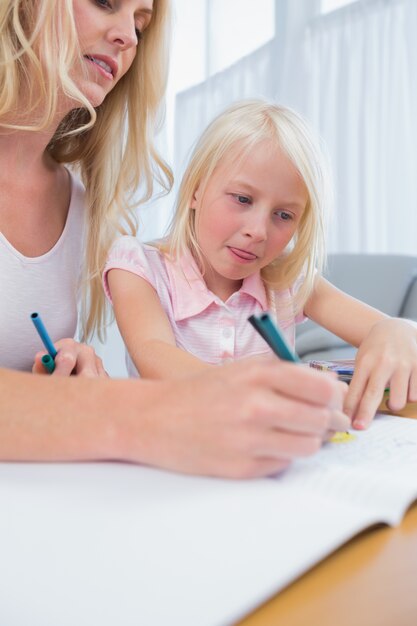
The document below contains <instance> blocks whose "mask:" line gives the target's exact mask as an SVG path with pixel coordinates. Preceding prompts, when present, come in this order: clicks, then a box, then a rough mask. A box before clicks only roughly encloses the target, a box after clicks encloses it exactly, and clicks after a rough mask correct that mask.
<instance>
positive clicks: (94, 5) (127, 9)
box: [73, 0, 153, 106]
mask: <svg viewBox="0 0 417 626" xmlns="http://www.w3.org/2000/svg"><path fill="white" fill-rule="evenodd" d="M73 7H74V18H75V23H76V27H77V32H78V37H79V41H80V46H81V53H82V55H83V60H84V67H82V68H79V69H78V70H77V72H76V73H77V77H76V78H75V80H76V82H77V84H78V86H79V88H80V89H81V91H82V92H83V94H84V95H85V96H86V97H87V98H88V100H89V101H90V102H91V104H92V105H93V106H99V105H100V104H101V103H102V102H103V100H104V98H105V97H106V95H107V94H108V93H109V92H110V91H111V90H112V89H113V87H114V86H115V85H116V83H117V82H118V81H119V80H120V79H121V78H122V76H123V75H124V74H126V72H127V71H128V69H129V68H130V66H131V65H132V63H133V59H134V58H135V55H136V49H137V46H138V45H140V43H139V41H140V38H141V36H142V33H143V31H144V30H145V28H146V27H147V26H148V25H149V22H150V20H151V16H152V7H153V0H73Z"/></svg>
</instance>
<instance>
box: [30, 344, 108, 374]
mask: <svg viewBox="0 0 417 626" xmlns="http://www.w3.org/2000/svg"><path fill="white" fill-rule="evenodd" d="M55 347H56V349H57V351H58V354H57V355H56V357H55V369H54V372H53V375H54V376H71V375H75V376H83V377H85V378H105V377H107V373H106V371H105V369H104V366H103V362H102V360H101V359H100V357H98V356H97V355H96V353H95V351H94V349H93V348H92V347H91V346H88V345H86V344H83V343H78V342H76V341H74V340H73V339H61V340H60V341H57V342H56V343H55ZM44 354H45V352H39V353H38V354H37V355H36V357H35V362H34V365H33V368H32V372H33V373H37V374H45V373H47V372H46V370H45V368H44V367H43V365H42V362H41V359H42V356H43V355H44Z"/></svg>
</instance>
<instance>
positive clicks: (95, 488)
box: [0, 416, 417, 626]
mask: <svg viewBox="0 0 417 626" xmlns="http://www.w3.org/2000/svg"><path fill="white" fill-rule="evenodd" d="M354 434H355V438H353V439H350V440H348V441H346V442H344V443H343V442H342V443H331V444H327V445H326V446H325V447H324V448H323V449H322V451H321V452H320V453H319V454H318V455H316V456H315V457H314V458H312V459H309V460H303V461H300V462H297V463H296V464H295V465H294V466H293V467H292V468H291V469H290V470H288V471H286V472H285V473H283V474H282V475H280V476H279V477H277V478H273V479H264V480H252V481H226V480H216V479H209V478H195V477H187V476H180V475H175V474H170V473H168V472H162V471H158V470H153V469H150V468H143V467H138V466H134V465H123V464H119V463H113V464H112V463H103V464H72V465H71V464H58V465H52V464H38V465H36V464H0V501H1V503H2V511H3V513H2V515H1V516H0V553H1V562H2V567H1V568H0V588H1V590H2V592H1V597H0V616H1V620H0V621H1V623H2V624H3V623H4V624H31V626H38V625H41V624H42V626H56V624H59V625H60V626H67V625H68V626H69V625H74V624H77V626H87V625H88V626H90V625H91V624H100V626H114V624H123V626H137V625H138V624H141V625H143V626H145V625H146V626H166V625H167V624H172V625H177V624H178V625H181V626H196V625H198V626H220V625H226V624H232V623H234V622H235V621H236V620H238V619H239V618H241V617H243V616H244V615H245V614H247V613H248V612H249V611H251V610H252V609H254V608H255V607H256V606H258V605H259V604H260V603H262V602H263V601H264V600H266V599H267V598H268V597H270V596H271V595H273V594H275V593H276V592H277V591H279V590H280V589H282V588H283V587H285V586H286V585H288V584H289V583H290V582H292V581H293V580H295V579H296V578H297V577H298V576H300V575H301V574H302V573H303V572H305V571H306V570H307V569H309V568H310V567H311V566H313V565H314V564H315V563H317V562H318V561H320V560H321V559H323V558H324V557H325V556H327V555H328V554H329V553H331V552H332V551H333V550H335V549H336V548H337V547H338V546H340V545H342V544H343V543H344V542H346V541H347V540H349V539H350V538H351V537H352V536H354V535H355V534H357V533H358V532H359V531H361V530H362V529H365V528H367V527H370V526H373V525H375V524H379V523H381V522H385V523H387V524H393V525H394V524H398V523H399V522H400V520H401V519H402V516H403V515H404V513H405V511H406V509H407V507H408V506H409V505H410V503H411V502H412V501H413V500H415V499H417V420H410V419H405V418H393V417H388V416H381V417H378V418H377V419H376V420H375V422H374V424H373V425H372V427H371V428H370V429H369V430H368V431H365V432H358V433H354ZM375 532H377V531H375Z"/></svg>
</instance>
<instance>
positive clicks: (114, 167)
mask: <svg viewBox="0 0 417 626" xmlns="http://www.w3.org/2000/svg"><path fill="white" fill-rule="evenodd" d="M169 27H170V0H154V3H153V15H152V19H151V22H150V24H149V26H148V27H147V29H146V30H145V32H144V33H143V37H142V39H141V40H140V41H139V44H138V48H137V53H136V56H135V59H134V61H133V63H132V65H131V67H130V68H129V70H128V72H127V73H126V74H125V75H124V76H123V77H122V78H121V79H120V81H119V82H118V83H117V85H116V86H115V87H114V89H113V90H112V91H111V92H110V93H109V94H108V95H107V96H106V98H105V100H104V102H103V103H102V104H101V105H100V106H98V107H96V108H93V107H92V106H91V104H90V103H89V102H88V100H87V99H86V98H85V96H84V95H83V94H82V93H81V92H80V90H79V89H78V88H77V86H76V84H75V83H74V81H73V80H72V79H71V75H70V74H71V69H72V68H73V67H74V66H75V64H76V63H79V62H80V60H81V54H80V52H79V43H78V36H77V31H76V27H75V22H74V15H73V0H47V2H43V1H41V0H1V2H0V128H2V127H3V128H8V129H16V130H29V131H33V132H36V131H40V130H43V129H47V128H48V126H50V124H51V123H53V122H54V120H56V116H57V114H58V113H59V97H60V94H61V93H64V94H66V95H67V96H69V97H71V98H72V99H74V100H75V101H76V102H77V103H79V106H78V108H75V109H74V110H73V111H72V112H71V113H69V114H68V115H67V116H66V117H65V118H64V119H63V120H62V122H61V124H60V125H59V127H58V129H57V131H56V133H55V135H54V137H53V138H52V140H51V142H50V144H49V145H48V148H47V149H48V151H49V153H50V154H51V156H52V157H53V158H54V159H55V160H56V161H58V162H60V163H73V164H75V165H76V166H77V168H78V169H79V171H80V174H81V178H82V180H83V182H84V184H85V187H86V219H87V223H88V231H87V232H88V238H87V255H86V263H85V280H84V281H83V286H84V287H83V306H82V316H81V317H82V335H83V338H84V339H87V338H88V337H90V336H91V335H92V333H93V332H94V330H98V332H99V336H101V337H103V334H104V326H105V321H106V310H105V296H104V291H103V288H102V286H101V272H102V270H103V267H104V264H105V260H106V255H107V252H108V249H109V247H110V245H111V243H112V241H113V239H114V238H115V236H116V235H117V233H118V232H119V233H121V234H126V233H129V234H136V231H137V227H138V224H137V220H136V217H135V214H134V209H135V208H136V207H137V206H138V205H139V204H141V203H144V202H146V201H147V200H149V199H150V198H151V197H152V195H153V191H154V184H155V182H157V184H158V186H159V187H160V189H161V188H162V190H165V191H168V190H169V189H170V188H171V186H172V173H171V170H170V169H169V167H168V166H167V165H166V163H165V162H164V161H163V160H162V159H161V157H160V156H159V154H158V152H157V150H156V148H155V145H154V136H155V132H156V130H157V129H158V126H159V124H160V123H161V122H162V115H161V114H162V112H163V111H162V108H161V103H162V100H163V96H164V93H165V89H166V81H167V71H168V49H169V41H170V37H169ZM22 94H24V103H25V111H24V113H25V119H32V120H33V121H32V123H31V125H30V126H28V125H27V124H26V125H25V124H23V123H21V120H19V118H18V117H17V115H16V111H21V108H22V105H21V102H22ZM138 189H139V190H140V195H139V196H138V195H137V190H138ZM135 195H136V200H135V201H134V196H135Z"/></svg>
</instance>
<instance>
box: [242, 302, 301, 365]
mask: <svg viewBox="0 0 417 626" xmlns="http://www.w3.org/2000/svg"><path fill="white" fill-rule="evenodd" d="M248 321H249V322H250V323H251V324H252V326H253V327H254V328H255V330H257V331H258V333H259V334H260V335H261V337H262V338H263V339H264V340H265V341H266V343H267V344H268V346H269V347H270V348H271V350H273V352H275V354H276V355H277V356H279V358H280V359H283V360H284V361H292V362H293V363H300V359H299V357H298V355H297V354H296V353H295V352H294V351H293V350H291V348H290V347H289V345H288V343H287V342H286V340H285V338H284V335H283V334H282V332H281V331H280V329H279V328H278V326H277V325H276V324H275V322H274V321H273V320H272V318H271V317H270V315H269V313H262V315H251V316H250V317H249V319H248Z"/></svg>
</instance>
